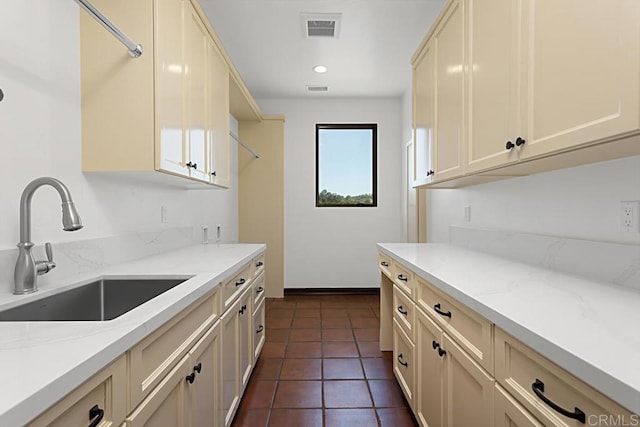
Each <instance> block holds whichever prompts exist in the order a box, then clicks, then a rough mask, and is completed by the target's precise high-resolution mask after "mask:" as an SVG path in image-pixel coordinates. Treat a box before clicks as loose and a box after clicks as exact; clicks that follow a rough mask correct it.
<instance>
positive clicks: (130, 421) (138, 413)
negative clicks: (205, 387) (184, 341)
mask: <svg viewBox="0 0 640 427" xmlns="http://www.w3.org/2000/svg"><path fill="white" fill-rule="evenodd" d="M189 360H190V359H189V356H188V355H185V356H184V357H183V358H182V360H181V361H180V363H178V365H176V367H175V368H173V369H172V370H171V372H169V374H168V375H167V376H166V377H165V378H164V379H163V380H162V382H161V383H160V384H159V385H158V386H157V387H156V388H154V389H153V391H152V392H151V393H150V394H149V396H147V398H146V399H145V400H143V401H142V403H141V404H140V405H139V406H138V407H137V408H136V409H135V410H134V411H133V412H132V413H131V414H130V415H129V416H128V417H127V427H143V426H144V427H166V426H172V427H174V426H175V427H186V426H187V425H188V422H187V419H186V412H185V410H184V399H185V390H184V388H185V386H186V385H187V381H186V379H185V378H186V377H187V375H189V374H190V373H191V364H190V363H189Z"/></svg>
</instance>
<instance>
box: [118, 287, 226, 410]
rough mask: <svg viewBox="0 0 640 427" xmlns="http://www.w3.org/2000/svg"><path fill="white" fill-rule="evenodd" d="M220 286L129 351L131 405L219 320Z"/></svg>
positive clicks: (147, 392) (145, 394)
mask: <svg viewBox="0 0 640 427" xmlns="http://www.w3.org/2000/svg"><path fill="white" fill-rule="evenodd" d="M219 294H220V292H219V288H216V289H214V290H213V291H212V293H211V294H210V295H209V296H208V297H205V298H203V300H202V302H201V303H199V304H194V305H193V306H192V307H190V308H187V309H185V310H184V311H183V312H182V313H180V314H179V315H177V316H176V317H175V318H174V319H172V320H170V321H169V322H167V323H166V324H165V325H163V326H162V327H161V328H160V329H158V330H157V331H155V332H154V333H152V334H151V335H149V336H148V337H146V338H145V339H144V340H142V341H141V342H140V343H138V344H137V345H136V346H135V347H133V348H132V349H131V350H130V351H129V358H130V363H131V366H130V369H131V384H130V391H131V392H130V398H131V402H130V406H129V407H130V408H135V407H136V406H137V405H138V404H139V403H140V402H141V401H142V399H144V398H145V397H146V396H147V395H148V394H149V392H150V391H151V390H152V389H153V388H154V387H155V386H157V385H158V384H159V383H160V381H162V379H163V378H164V377H165V376H166V375H167V373H168V372H169V371H170V370H171V368H173V367H174V366H175V365H176V364H177V363H178V361H179V360H180V359H181V358H182V356H184V355H185V354H187V351H188V350H189V348H190V347H191V346H192V345H193V344H194V343H195V341H196V340H197V339H198V338H200V337H201V336H202V335H203V334H204V333H205V332H206V331H207V330H208V329H209V328H210V327H211V325H213V323H214V322H215V320H216V319H218V307H219V302H218V301H219Z"/></svg>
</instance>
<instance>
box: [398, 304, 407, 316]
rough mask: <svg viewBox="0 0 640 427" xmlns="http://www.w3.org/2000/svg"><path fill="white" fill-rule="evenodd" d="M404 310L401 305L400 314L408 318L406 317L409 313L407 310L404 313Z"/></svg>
mask: <svg viewBox="0 0 640 427" xmlns="http://www.w3.org/2000/svg"><path fill="white" fill-rule="evenodd" d="M402 308H403V307H402V306H401V305H399V306H398V312H399V313H400V314H403V315H405V316H406V315H407V313H408V311H407V310H404V311H403V310H402Z"/></svg>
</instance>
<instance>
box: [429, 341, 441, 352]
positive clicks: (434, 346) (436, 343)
mask: <svg viewBox="0 0 640 427" xmlns="http://www.w3.org/2000/svg"><path fill="white" fill-rule="evenodd" d="M431 347H433V349H434V350H435V349H436V348H439V347H440V343H439V342H438V341H436V340H433V341H431Z"/></svg>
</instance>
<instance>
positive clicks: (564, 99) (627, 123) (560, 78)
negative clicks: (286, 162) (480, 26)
mask: <svg viewBox="0 0 640 427" xmlns="http://www.w3.org/2000/svg"><path fill="white" fill-rule="evenodd" d="M525 4H526V5H527V6H526V7H525V8H524V9H523V17H524V22H523V26H524V27H525V28H526V30H525V32H524V34H526V35H527V36H526V37H524V38H523V47H522V49H523V52H524V54H523V55H522V60H523V63H524V64H523V65H524V67H523V73H524V76H523V86H522V88H521V91H522V92H523V93H526V102H525V105H524V111H525V117H526V123H525V126H524V128H523V132H522V133H523V134H524V135H525V136H524V138H525V140H526V143H525V145H524V146H523V147H522V153H521V158H530V157H537V156H541V155H545V154H548V153H552V152H555V151H560V150H565V149H569V148H572V147H575V146H578V145H580V144H583V143H588V142H592V141H597V140H600V139H603V138H609V137H611V136H614V135H619V134H623V133H626V132H630V131H635V130H637V129H638V128H639V127H640V125H639V120H640V113H639V111H640V109H639V108H638V100H639V98H640V95H639V93H640V87H639V85H640V84H639V82H640V77H639V76H640V65H639V64H640V43H638V40H639V38H640V26H638V22H640V2H638V1H637V0H610V1H590V2H584V1H581V0H558V1H552V2H546V1H532V0H528V1H526V2H525Z"/></svg>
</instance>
